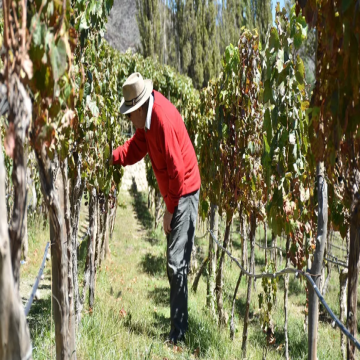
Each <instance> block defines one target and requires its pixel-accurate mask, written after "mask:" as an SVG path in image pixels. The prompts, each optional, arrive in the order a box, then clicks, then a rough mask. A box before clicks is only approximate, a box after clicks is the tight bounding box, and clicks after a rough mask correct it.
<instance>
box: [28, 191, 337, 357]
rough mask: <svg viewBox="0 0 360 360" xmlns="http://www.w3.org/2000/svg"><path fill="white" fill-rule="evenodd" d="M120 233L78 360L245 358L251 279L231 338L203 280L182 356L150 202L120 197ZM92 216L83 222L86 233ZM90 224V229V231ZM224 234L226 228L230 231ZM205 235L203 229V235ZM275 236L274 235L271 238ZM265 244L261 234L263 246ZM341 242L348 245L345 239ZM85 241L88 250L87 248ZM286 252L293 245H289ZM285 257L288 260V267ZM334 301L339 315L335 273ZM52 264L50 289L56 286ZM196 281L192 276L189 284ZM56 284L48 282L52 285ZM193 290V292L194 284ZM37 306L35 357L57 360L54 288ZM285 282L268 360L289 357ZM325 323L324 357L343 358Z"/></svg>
mask: <svg viewBox="0 0 360 360" xmlns="http://www.w3.org/2000/svg"><path fill="white" fill-rule="evenodd" d="M120 202H121V203H122V206H121V207H119V208H118V213H117V219H116V225H115V231H114V235H113V239H112V240H111V242H110V249H111V256H110V258H108V259H107V260H106V261H105V263H104V264H103V266H102V268H101V269H100V270H99V271H98V273H97V279H96V299H95V307H94V309H93V311H92V312H89V309H87V308H85V309H84V312H83V316H82V319H81V323H80V326H79V329H78V332H77V358H78V359H94V360H95V359H109V360H110V359H111V360H112V359H114V360H115V359H154V360H155V359H159V360H164V359H168V360H171V359H195V358H200V359H215V360H217V359H219V360H220V359H241V358H242V357H241V341H242V328H243V316H244V312H245V299H246V288H247V284H246V279H245V278H243V280H242V282H241V284H240V287H239V291H238V295H237V299H236V318H235V324H236V333H235V339H234V341H231V340H230V339H229V329H228V327H226V328H223V329H219V328H218V327H217V325H216V322H215V321H214V320H213V319H212V318H211V316H210V315H209V312H208V310H207V308H206V277H205V275H203V276H202V278H201V279H200V282H199V286H198V290H197V293H196V294H194V293H193V292H191V291H189V331H188V334H187V338H186V342H185V344H184V346H183V347H182V351H181V352H180V351H177V349H174V348H171V347H168V346H167V345H166V344H164V341H165V339H166V336H167V334H168V332H169V330H170V319H169V315H170V309H169V305H168V302H169V284H168V280H167V276H166V245H165V244H166V242H165V236H164V235H163V234H162V232H161V230H160V229H158V230H156V231H155V230H154V229H152V225H153V218H152V215H151V214H150V213H149V211H148V209H147V206H146V203H147V201H146V196H145V195H144V194H141V193H138V192H137V191H136V190H135V189H134V190H133V191H132V192H131V193H130V194H129V193H125V192H122V193H120ZM86 211H87V208H85V207H84V208H83V209H82V213H81V222H82V225H83V228H84V229H83V232H84V231H86ZM84 224H85V225H84ZM222 233H223V229H222ZM48 234H49V229H48V227H46V228H45V229H43V228H42V226H39V225H38V224H36V223H35V222H34V224H30V226H29V236H30V250H29V253H30V261H29V262H28V263H27V264H25V265H24V266H23V268H22V288H24V287H25V285H26V284H28V283H30V284H32V283H33V281H34V279H35V276H36V273H37V270H38V268H39V266H40V262H41V258H42V254H43V249H44V248H45V243H46V241H47V240H48ZM201 234H202V231H199V235H201ZM269 236H270V234H269ZM262 238H263V234H262V232H261V231H260V232H257V241H258V242H259V241H261V239H262ZM337 243H339V244H340V240H337ZM239 244H240V242H239V238H238V235H236V234H233V253H234V254H235V256H237V257H240V245H239ZM84 245H85V243H84V244H83V245H82V246H81V249H82V248H83V247H84ZM196 246H197V247H198V249H199V251H198V256H199V261H198V263H199V264H200V261H201V258H203V257H204V255H206V253H207V246H208V239H207V238H204V239H201V240H198V241H197V242H196ZM278 246H281V247H283V248H284V247H285V243H284V241H283V240H281V239H280V240H278ZM256 262H257V266H256V271H257V272H259V271H260V268H261V266H262V264H263V263H264V250H259V248H256ZM284 263H285V259H283V264H282V265H283V266H284ZM332 271H333V273H332V277H331V282H330V286H329V290H328V293H327V295H326V300H327V301H328V303H329V305H330V307H331V308H332V309H333V311H334V312H335V314H337V315H339V301H338V292H339V278H338V274H337V270H336V268H333V270H332ZM238 275H239V270H238V268H237V267H236V265H235V264H234V263H231V262H230V261H229V260H227V261H226V264H225V276H224V278H225V284H224V305H225V309H226V311H227V313H228V314H229V315H230V314H231V301H232V297H233V291H234V287H235V284H236V281H237V277H238ZM49 280H50V269H49V266H47V268H46V272H45V283H44V285H47V284H50V282H49ZM192 280H193V276H190V278H189V283H191V282H192ZM46 281H48V282H46ZM189 288H190V286H189ZM261 289H262V288H261V282H260V281H257V283H256V291H253V293H252V299H251V319H250V327H249V336H248V345H247V356H248V357H247V358H248V359H262V358H263V354H264V350H265V348H266V347H265V346H266V337H265V334H264V333H263V332H262V330H261V327H260V320H259V315H258V296H257V295H258V294H259V292H260V291H261ZM41 291H43V292H44V294H45V295H44V297H43V298H42V299H41V300H40V301H37V302H35V303H34V304H33V306H32V308H31V312H30V315H29V318H28V320H29V325H30V329H31V336H32V341H33V345H34V354H33V357H34V359H55V339H54V326H53V323H52V322H51V316H50V314H51V303H50V296H49V295H50V290H49V289H48V288H46V287H45V288H44V289H43V290H41ZM282 299H283V280H282V279H280V280H279V286H278V296H277V305H276V307H275V311H274V313H273V318H274V323H275V324H276V327H275V337H276V343H275V345H274V346H272V347H270V348H269V349H268V351H267V357H266V358H267V359H282V358H283V355H284V341H285V340H284V333H283V322H284V312H283V300H282ZM305 300H306V297H305V288H304V282H303V281H301V280H299V279H296V278H295V277H294V276H291V277H290V296H289V310H290V313H289V317H290V318H289V325H288V329H289V352H290V356H291V359H307V333H306V332H305V331H304V319H305V315H304V309H305ZM322 319H323V321H320V324H319V332H318V333H319V341H318V359H319V360H320V359H328V358H330V357H331V358H332V359H340V332H339V330H338V329H333V328H332V327H331V325H330V323H329V321H328V318H327V317H326V316H325V317H322Z"/></svg>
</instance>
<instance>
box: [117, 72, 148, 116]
mask: <svg viewBox="0 0 360 360" xmlns="http://www.w3.org/2000/svg"><path fill="white" fill-rule="evenodd" d="M144 86H145V93H144V95H143V97H142V98H141V100H140V101H139V102H137V103H136V104H135V105H132V106H129V105H126V104H125V99H124V98H122V99H121V104H120V113H121V114H123V115H126V114H130V113H132V112H133V111H135V110H137V109H138V108H139V107H140V106H141V105H143V104H144V103H145V101H146V100H147V99H148V98H149V97H150V95H151V93H152V91H153V83H152V81H151V80H150V79H146V80H144Z"/></svg>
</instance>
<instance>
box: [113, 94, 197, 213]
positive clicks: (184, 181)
mask: <svg viewBox="0 0 360 360" xmlns="http://www.w3.org/2000/svg"><path fill="white" fill-rule="evenodd" d="M147 153H149V156H150V159H151V163H152V167H153V170H154V173H155V176H156V179H157V182H158V184H159V189H160V192H161V195H162V196H163V198H164V201H165V204H166V207H167V209H168V211H169V212H170V213H171V214H172V213H174V209H175V207H176V206H177V205H178V203H179V199H180V197H181V196H183V195H187V194H190V193H192V192H194V191H196V190H198V189H199V188H200V184H201V182H200V173H199V168H198V164H197V159H196V154H195V150H194V147H193V145H192V143H191V140H190V138H189V135H188V133H187V130H186V127H185V124H184V122H183V120H182V118H181V115H180V113H179V112H178V111H177V109H176V107H175V106H174V105H173V104H172V103H171V102H170V101H169V100H167V99H166V98H165V97H164V96H163V95H161V94H160V93H159V92H157V91H154V105H153V109H152V115H151V125H150V129H147V130H146V131H145V130H144V129H137V130H136V132H135V135H134V136H133V137H132V138H131V139H130V140H128V141H127V142H126V143H125V144H124V145H122V146H119V147H118V148H117V149H116V150H114V151H113V164H115V165H116V164H120V165H123V166H126V165H132V164H135V163H136V162H138V161H140V160H141V159H142V158H143V157H144V156H145V155H146V154H147Z"/></svg>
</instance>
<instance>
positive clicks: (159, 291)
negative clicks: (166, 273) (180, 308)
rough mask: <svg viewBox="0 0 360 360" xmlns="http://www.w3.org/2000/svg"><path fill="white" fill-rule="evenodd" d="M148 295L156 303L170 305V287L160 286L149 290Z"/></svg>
mask: <svg viewBox="0 0 360 360" xmlns="http://www.w3.org/2000/svg"><path fill="white" fill-rule="evenodd" d="M148 297H149V298H150V299H152V300H153V301H154V303H155V305H158V306H160V305H161V306H168V305H169V301H170V300H169V299H170V287H158V288H155V289H154V290H150V291H149V292H148Z"/></svg>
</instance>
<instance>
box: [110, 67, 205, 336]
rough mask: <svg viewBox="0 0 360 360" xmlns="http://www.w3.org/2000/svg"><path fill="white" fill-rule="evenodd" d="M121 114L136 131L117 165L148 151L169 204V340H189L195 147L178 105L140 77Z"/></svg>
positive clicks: (115, 157) (131, 81)
mask: <svg viewBox="0 0 360 360" xmlns="http://www.w3.org/2000/svg"><path fill="white" fill-rule="evenodd" d="M123 95H124V98H123V99H122V102H121V107H120V112H121V113H122V114H126V115H127V116H128V117H129V118H130V120H131V122H132V123H133V124H134V126H135V128H136V132H135V135H134V136H133V137H132V138H131V139H130V140H128V141H127V142H126V143H125V144H124V145H123V146H119V147H118V148H117V149H116V150H114V151H113V154H112V163H113V164H115V165H117V164H119V165H122V166H126V165H132V164H134V163H136V162H138V161H140V160H141V159H142V158H143V157H144V156H145V155H146V154H147V153H149V156H150V159H151V164H152V167H153V170H154V173H155V176H156V179H157V182H158V184H159V189H160V192H161V194H162V196H163V198H164V201H165V204H166V211H165V215H164V231H165V233H166V235H167V274H168V278H169V282H170V317H171V331H170V336H169V340H170V341H172V342H174V343H176V342H177V341H179V340H183V339H184V334H185V332H186V330H187V327H188V310H187V308H188V304H187V301H188V289H187V273H188V267H189V263H190V255H191V249H192V246H193V242H194V233H195V224H196V217H197V210H198V202H199V189H200V174H199V168H198V164H197V160H196V155H195V151H194V147H193V145H192V143H191V141H190V138H189V135H188V133H187V131H186V128H185V125H184V122H183V119H182V118H181V115H180V113H179V112H178V111H177V109H176V108H175V106H174V105H173V104H172V103H171V102H170V101H169V100H167V99H166V98H165V97H164V96H163V95H161V94H160V93H159V92H157V91H155V90H154V91H153V85H152V81H151V80H143V78H142V76H141V75H140V74H139V73H134V74H132V75H130V76H129V78H128V79H127V80H126V82H125V83H124V85H123Z"/></svg>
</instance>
